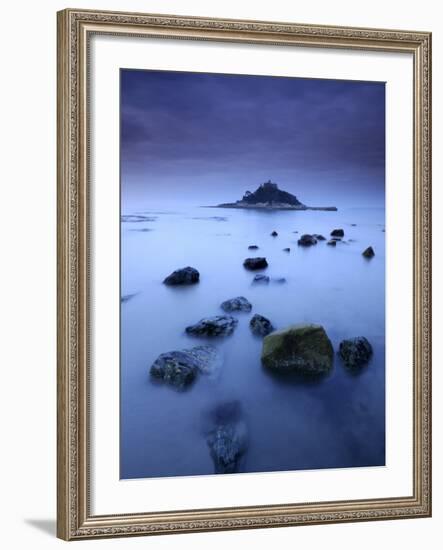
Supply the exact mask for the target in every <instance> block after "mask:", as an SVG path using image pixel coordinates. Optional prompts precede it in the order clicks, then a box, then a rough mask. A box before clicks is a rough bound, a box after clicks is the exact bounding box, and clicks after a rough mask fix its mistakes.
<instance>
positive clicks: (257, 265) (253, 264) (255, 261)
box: [243, 258, 268, 271]
mask: <svg viewBox="0 0 443 550" xmlns="http://www.w3.org/2000/svg"><path fill="white" fill-rule="evenodd" d="M243 266H244V267H245V268H246V269H249V270H251V271H254V270H256V269H264V268H265V267H268V262H267V261H266V258H246V260H245V261H244V262H243Z"/></svg>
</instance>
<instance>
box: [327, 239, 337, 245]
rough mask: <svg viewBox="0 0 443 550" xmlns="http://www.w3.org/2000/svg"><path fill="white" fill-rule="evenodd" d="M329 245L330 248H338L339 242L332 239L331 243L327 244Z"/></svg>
mask: <svg viewBox="0 0 443 550" xmlns="http://www.w3.org/2000/svg"><path fill="white" fill-rule="evenodd" d="M327 244H328V245H329V246H337V241H334V240H333V239H331V240H330V241H328V242H327Z"/></svg>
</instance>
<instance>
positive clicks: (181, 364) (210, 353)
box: [150, 346, 221, 389]
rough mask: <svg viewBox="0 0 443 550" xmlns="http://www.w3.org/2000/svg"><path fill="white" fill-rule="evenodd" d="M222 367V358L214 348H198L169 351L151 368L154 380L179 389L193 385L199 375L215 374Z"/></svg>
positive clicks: (160, 356) (158, 358) (159, 357)
mask: <svg viewBox="0 0 443 550" xmlns="http://www.w3.org/2000/svg"><path fill="white" fill-rule="evenodd" d="M220 366H221V358H220V355H219V353H218V351H217V349H216V348H214V347H213V346H196V347H194V348H191V349H185V350H181V351H169V352H167V353H162V354H161V355H159V356H158V357H157V359H156V360H155V361H154V363H153V364H152V366H151V369H150V374H151V376H152V377H153V378H157V379H158V380H162V381H163V382H165V383H166V384H169V385H170V386H173V387H175V388H177V389H183V388H184V387H186V386H188V385H189V384H191V383H192V382H193V381H194V380H195V378H196V377H197V376H198V374H199V373H202V374H213V373H214V372H215V371H216V370H218V369H219V367H220Z"/></svg>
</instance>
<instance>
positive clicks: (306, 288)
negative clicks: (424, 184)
mask: <svg viewBox="0 0 443 550" xmlns="http://www.w3.org/2000/svg"><path fill="white" fill-rule="evenodd" d="M169 208H170V209H169V210H168V209H167V208H165V207H164V206H161V205H160V206H158V205H155V206H153V207H152V208H151V209H150V210H149V211H147V212H138V211H137V212H131V211H128V212H123V214H142V215H147V216H151V217H152V218H151V221H148V222H134V221H129V222H125V223H122V224H121V292H122V296H126V295H130V294H134V296H132V297H131V298H130V299H128V300H126V301H125V302H124V303H122V304H121V472H120V474H121V478H141V477H160V476H183V475H198V474H213V473H214V465H213V462H212V459H211V457H210V454H209V449H208V445H207V443H206V439H205V433H206V432H207V429H208V418H209V417H210V411H211V410H212V409H213V408H214V407H215V406H216V405H218V404H220V403H223V402H226V401H232V400H237V401H239V402H240V403H241V404H242V409H243V413H244V420H245V423H246V425H247V428H248V434H249V435H248V449H247V452H246V454H245V455H244V457H243V458H242V460H241V462H240V465H239V472H264V471H276V470H299V469H313V468H345V467H357V466H379V465H383V464H384V461H385V364H384V358H385V337H384V334H385V316H384V311H385V278H384V275H385V239H384V236H385V234H384V232H383V229H384V223H385V212H384V209H360V208H348V209H340V210H339V211H338V212H316V211H306V212H259V211H246V210H224V209H209V208H197V207H196V208H194V207H190V208H186V209H185V208H183V207H182V208H180V207H177V208H171V206H170V205H169ZM218 217H220V218H218ZM351 224H356V226H353V225H351ZM334 228H343V229H344V230H345V240H346V241H348V239H352V242H347V243H346V244H345V243H338V244H337V246H336V247H331V246H327V245H326V242H319V243H318V244H317V245H316V246H313V247H309V248H304V247H298V246H297V238H298V237H299V236H300V235H301V234H303V233H322V234H323V235H324V236H325V237H328V236H329V233H330V232H331V230H332V229H334ZM142 229H144V231H141V230H142ZM147 229H149V230H148V231H146V230H147ZM273 230H276V231H277V232H278V234H279V235H278V237H276V238H274V237H271V236H270V233H271V232H272V231H273ZM295 231H298V234H297V233H294V232H295ZM251 244H256V245H258V246H259V247H260V249H259V250H257V251H248V245H251ZM369 245H371V246H372V247H373V248H374V250H375V257H374V258H373V259H372V260H366V259H365V258H363V257H362V255H361V253H362V251H363V250H364V249H365V248H366V247H367V246H369ZM285 247H290V248H291V251H290V253H287V252H283V250H282V249H283V248H285ZM251 256H265V257H266V258H267V260H268V263H269V267H268V269H267V270H266V274H267V275H269V276H270V277H271V278H272V277H285V278H286V279H287V282H286V283H285V284H278V283H273V282H271V283H270V284H269V285H252V284H251V281H252V279H253V277H254V273H253V272H249V271H246V270H245V269H244V268H243V265H242V264H243V261H244V259H245V258H247V257H251ZM187 265H190V266H193V267H195V268H197V269H198V270H199V272H200V277H201V278H200V283H199V284H197V285H193V286H191V287H183V288H179V287H176V288H174V287H167V286H165V285H163V284H162V281H163V279H164V278H165V276H166V275H168V274H169V273H171V272H172V271H173V270H175V269H177V268H180V267H184V266H187ZM236 296H245V297H246V298H248V300H249V301H250V302H251V303H252V305H253V309H252V312H251V313H241V312H239V313H234V314H233V315H235V316H236V317H238V319H239V324H238V327H237V329H236V331H235V332H234V334H233V335H232V336H231V337H228V338H225V339H215V340H214V339H213V340H211V342H210V343H212V344H214V345H216V346H217V347H219V349H220V351H221V353H222V355H223V359H224V364H223V367H222V369H221V372H220V374H219V376H218V377H215V378H208V377H205V376H200V377H199V379H198V380H197V381H196V383H195V384H194V385H192V386H191V387H190V388H189V389H188V390H186V391H184V392H177V391H174V390H173V389H171V388H170V387H168V386H162V385H158V384H154V383H152V381H151V380H150V376H149V368H150V366H151V364H152V363H153V361H154V360H155V359H156V358H157V356H158V355H159V354H160V353H163V352H166V351H172V350H179V349H186V348H190V347H192V346H194V345H199V344H201V343H205V342H204V341H202V340H200V339H196V338H193V337H191V336H188V335H186V334H185V332H184V329H185V327H186V326H188V325H190V324H192V323H195V322H197V321H198V320H199V319H200V318H202V317H205V316H210V315H216V314H220V313H222V310H221V309H220V304H221V302H223V301H224V300H226V299H228V298H233V297H236ZM254 313H260V314H262V315H264V316H266V317H268V318H269V319H270V320H271V321H272V323H273V324H274V326H275V327H276V328H283V327H285V326H287V325H289V324H293V323H300V322H310V323H319V324H321V325H323V326H324V328H325V330H326V332H327V334H328V336H329V338H330V339H331V341H332V343H333V346H334V349H335V350H337V349H338V344H339V342H340V341H341V340H342V339H344V338H348V337H353V336H360V335H363V336H366V337H367V338H368V340H369V341H370V342H371V344H372V346H373V349H374V355H373V358H372V360H371V362H370V363H369V365H368V367H366V368H364V369H363V370H362V371H361V372H360V373H358V374H351V373H349V372H348V371H346V370H345V368H344V367H343V365H342V363H341V360H340V358H339V357H338V356H337V355H336V356H335V359H334V369H333V371H332V373H331V375H330V376H328V377H327V378H325V379H323V380H321V381H317V382H312V381H306V380H305V381H303V380H294V379H291V378H280V377H276V376H275V375H272V374H271V373H268V372H267V371H266V370H264V368H263V367H262V366H261V363H260V352H261V342H262V340H261V339H260V338H257V337H255V336H253V335H252V333H251V331H250V329H249V326H248V324H249V319H250V317H251V316H252V315H253V314H254Z"/></svg>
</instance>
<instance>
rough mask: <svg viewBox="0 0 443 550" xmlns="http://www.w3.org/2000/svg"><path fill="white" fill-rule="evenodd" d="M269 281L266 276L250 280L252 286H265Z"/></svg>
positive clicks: (257, 276) (258, 276)
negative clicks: (258, 284)
mask: <svg viewBox="0 0 443 550" xmlns="http://www.w3.org/2000/svg"><path fill="white" fill-rule="evenodd" d="M269 281H270V279H269V277H268V276H267V275H261V274H259V275H256V276H255V277H254V278H253V280H252V282H253V283H254V284H257V283H260V284H265V285H267V284H268V283H269Z"/></svg>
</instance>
